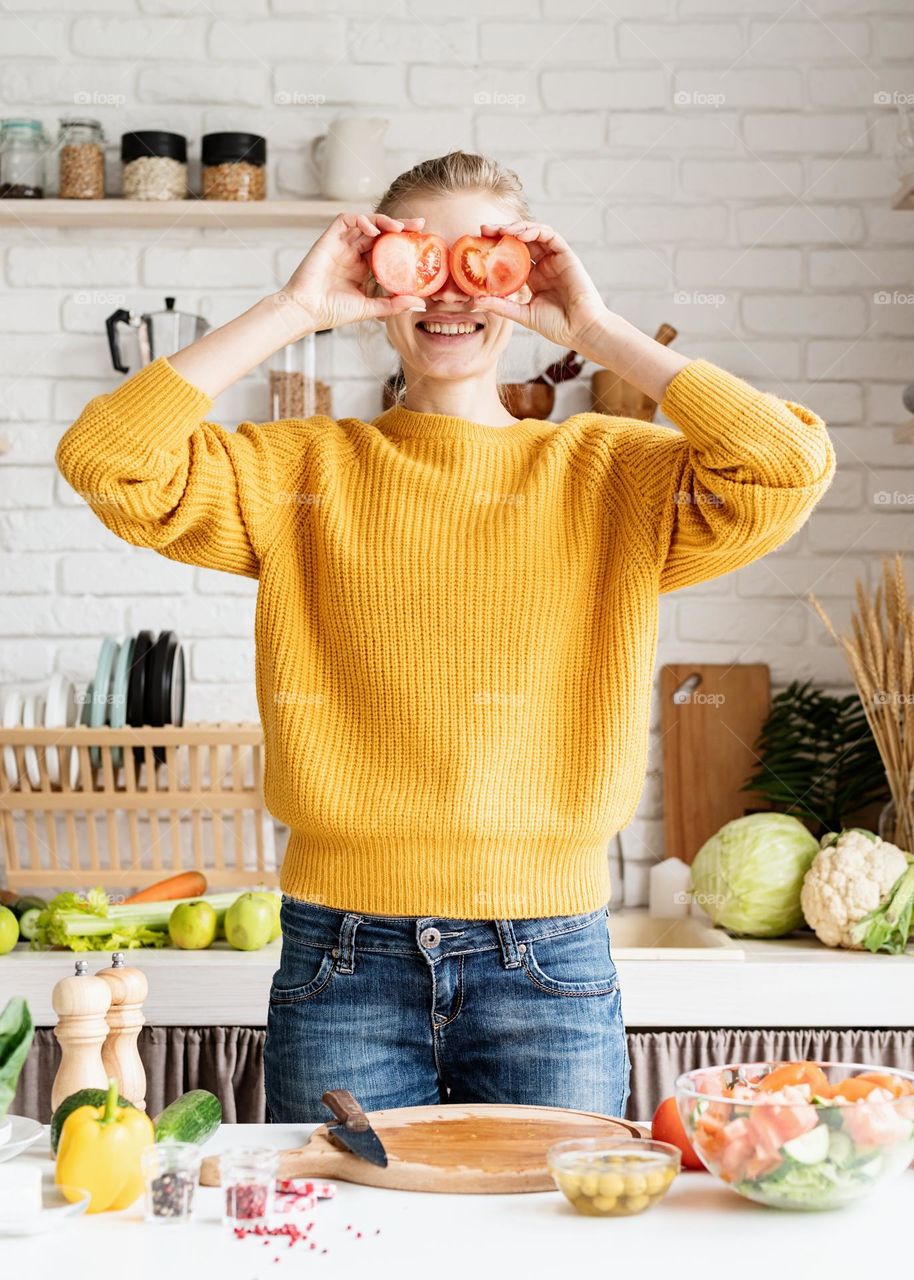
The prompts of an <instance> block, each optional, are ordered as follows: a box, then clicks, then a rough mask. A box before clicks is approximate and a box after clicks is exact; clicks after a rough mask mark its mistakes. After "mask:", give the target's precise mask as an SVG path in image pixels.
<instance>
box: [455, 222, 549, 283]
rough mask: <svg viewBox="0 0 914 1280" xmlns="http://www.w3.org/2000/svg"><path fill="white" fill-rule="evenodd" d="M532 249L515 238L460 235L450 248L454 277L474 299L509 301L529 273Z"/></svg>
mask: <svg viewBox="0 0 914 1280" xmlns="http://www.w3.org/2000/svg"><path fill="white" fill-rule="evenodd" d="M530 267H531V262H530V250H529V249H528V248H527V246H526V245H525V244H524V242H523V240H518V239H517V237H516V236H498V237H495V236H461V237H460V239H459V240H458V241H457V242H456V244H455V245H454V247H453V248H452V249H451V275H452V276H453V277H454V282H455V283H456V285H457V288H458V289H461V290H462V291H463V292H464V293H466V294H469V296H470V297H471V298H481V297H482V296H483V295H484V294H488V295H490V296H491V297H493V298H507V297H508V295H509V294H512V293H516V292H517V290H518V289H519V288H520V287H521V285H523V284H524V283H525V281H526V279H527V276H528V275H529V274H530Z"/></svg>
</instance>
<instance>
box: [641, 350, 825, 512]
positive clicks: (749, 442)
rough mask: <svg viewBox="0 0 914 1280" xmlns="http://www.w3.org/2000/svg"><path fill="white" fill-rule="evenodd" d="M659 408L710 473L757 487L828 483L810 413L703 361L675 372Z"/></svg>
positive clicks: (818, 424) (819, 432) (820, 431)
mask: <svg viewBox="0 0 914 1280" xmlns="http://www.w3.org/2000/svg"><path fill="white" fill-rule="evenodd" d="M660 408H661V410H662V411H663V413H664V414H665V415H666V416H667V417H668V418H669V419H670V421H671V422H674V423H675V424H676V426H677V427H679V429H680V430H681V431H682V432H683V434H684V435H685V436H686V437H687V438H688V440H689V443H690V444H691V445H693V446H694V447H695V449H696V450H697V451H698V452H699V454H700V455H701V458H702V461H703V462H704V463H705V465H706V466H708V467H709V468H711V469H712V470H716V471H726V470H730V469H733V470H737V471H739V472H740V473H741V477H740V478H741V479H743V480H746V479H751V480H752V481H754V482H755V483H757V484H763V485H770V486H777V487H779V488H781V487H783V488H806V487H809V486H813V485H816V484H819V483H822V482H824V481H825V480H827V479H828V477H829V476H830V474H831V472H832V470H833V468H834V455H833V452H832V449H831V444H830V442H829V439H828V434H827V432H826V430H825V424H824V422H823V421H822V419H821V418H820V417H819V416H818V415H817V414H815V413H813V412H812V411H811V410H809V409H806V408H804V407H803V406H802V405H798V404H793V403H791V402H790V401H786V400H780V399H779V398H778V397H777V396H774V395H770V394H769V393H767V392H764V391H759V390H757V389H756V388H755V387H752V386H750V385H749V383H748V382H744V381H743V380H742V378H737V377H736V376H735V375H734V374H732V373H727V371H726V370H725V369H721V368H719V367H718V366H717V365H715V364H712V363H711V362H710V361H709V360H693V361H691V362H690V363H689V364H687V365H686V366H685V368H684V369H680V371H679V373H677V375H676V377H675V378H673V380H672V382H671V383H670V384H669V386H668V387H667V389H666V394H665V396H664V397H663V400H662V402H661V405H660ZM747 472H748V473H749V474H748V475H747V474H746V473H747Z"/></svg>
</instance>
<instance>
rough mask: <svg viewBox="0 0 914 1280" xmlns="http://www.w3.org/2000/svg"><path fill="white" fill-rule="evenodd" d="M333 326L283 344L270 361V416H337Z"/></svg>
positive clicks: (276, 418) (274, 418) (274, 417)
mask: <svg viewBox="0 0 914 1280" xmlns="http://www.w3.org/2000/svg"><path fill="white" fill-rule="evenodd" d="M332 336H333V330H332V329H320V330H319V331H318V332H317V333H308V334H306V335H305V336H304V337H303V338H299V339H298V341H297V342H290V343H289V345H288V346H286V347H280V349H279V350H278V351H277V352H276V353H275V355H274V356H273V357H272V358H271V360H270V417H271V418H272V420H273V421H276V420H278V419H280V418H313V417H315V416H316V415H317V414H321V415H323V416H325V417H328V418H329V417H332V416H333V403H332V394H331V390H330V388H331V378H332V376H333V367H332V355H333V348H332V346H331V342H332Z"/></svg>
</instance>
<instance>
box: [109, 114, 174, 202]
mask: <svg viewBox="0 0 914 1280" xmlns="http://www.w3.org/2000/svg"><path fill="white" fill-rule="evenodd" d="M121 161H122V163H123V166H124V172H123V177H122V180H121V192H122V194H123V197H124V199H125V200H183V199H185V197H186V196H187V139H186V138H185V137H184V136H183V135H182V134H180V133H168V132H167V131H166V130H164V129H141V130H139V131H138V132H136V133H125V134H123V135H122V137H121Z"/></svg>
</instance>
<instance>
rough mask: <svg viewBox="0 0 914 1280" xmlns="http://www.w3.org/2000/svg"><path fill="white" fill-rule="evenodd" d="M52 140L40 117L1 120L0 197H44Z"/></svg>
mask: <svg viewBox="0 0 914 1280" xmlns="http://www.w3.org/2000/svg"><path fill="white" fill-rule="evenodd" d="M49 143H50V139H49V138H48V135H47V134H46V133H45V131H44V125H43V124H42V123H41V121H40V120H21V119H8V120H2V121H0V199H7V200H40V199H42V197H43V196H44V187H45V163H46V160H47V154H48V146H49Z"/></svg>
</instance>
